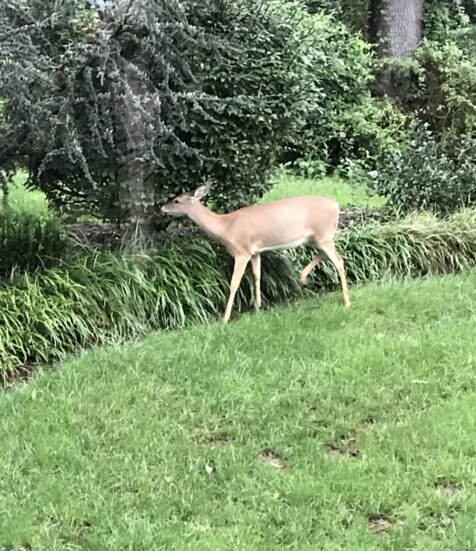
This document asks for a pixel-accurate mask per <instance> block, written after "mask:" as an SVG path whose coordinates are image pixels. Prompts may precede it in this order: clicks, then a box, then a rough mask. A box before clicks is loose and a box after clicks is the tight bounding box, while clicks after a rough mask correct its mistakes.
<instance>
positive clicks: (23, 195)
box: [0, 172, 48, 214]
mask: <svg viewBox="0 0 476 551" xmlns="http://www.w3.org/2000/svg"><path fill="white" fill-rule="evenodd" d="M25 182H26V174H25V173H24V172H18V173H17V175H16V176H15V178H14V181H13V183H12V185H11V186H10V189H9V192H10V193H9V197H8V200H9V204H10V206H11V207H12V209H14V210H17V211H30V212H32V213H34V214H43V213H46V212H48V200H47V199H46V197H45V195H44V193H42V192H41V191H28V190H27V189H26V188H25ZM0 209H1V204H0Z"/></svg>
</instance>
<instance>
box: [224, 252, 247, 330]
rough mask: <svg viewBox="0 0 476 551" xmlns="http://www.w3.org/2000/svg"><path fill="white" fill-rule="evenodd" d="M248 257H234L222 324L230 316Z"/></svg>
mask: <svg viewBox="0 0 476 551" xmlns="http://www.w3.org/2000/svg"><path fill="white" fill-rule="evenodd" d="M250 258H251V257H250V256H235V267H234V268H233V275H232V277H231V282H230V295H229V297H228V302H227V305H226V309H225V314H224V316H223V323H227V322H228V320H229V319H230V316H231V309H232V308H233V301H234V300H235V295H236V291H237V290H238V287H239V286H240V283H241V279H242V277H243V274H244V273H245V270H246V266H247V265H248V262H249V261H250Z"/></svg>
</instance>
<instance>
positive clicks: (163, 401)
mask: <svg viewBox="0 0 476 551" xmlns="http://www.w3.org/2000/svg"><path fill="white" fill-rule="evenodd" d="M352 300H353V309H352V310H350V311H344V309H343V308H342V306H341V297H340V295H330V296H327V297H325V298H324V299H315V300H310V301H306V302H301V303H300V304H297V305H295V306H292V307H289V308H282V309H277V310H275V311H272V312H269V313H266V314H260V315H247V316H243V317H242V318H241V319H240V320H239V321H237V322H236V323H234V324H232V325H231V326H228V327H223V326H221V325H219V324H212V325H209V326H200V327H195V328H193V329H190V330H188V331H183V332H177V333H169V334H156V335H154V336H152V337H151V338H149V339H147V340H146V341H144V342H143V343H140V344H135V345H132V346H129V347H125V348H123V349H117V348H116V349H103V350H98V351H95V352H92V353H88V354H86V355H84V357H82V358H80V359H77V360H75V361H72V362H70V363H69V364H68V365H65V366H63V367H62V368H61V369H60V370H58V371H56V372H55V373H52V374H47V375H45V376H43V377H40V378H39V379H38V380H36V381H34V382H32V383H31V384H29V385H27V386H25V387H22V388H18V389H16V390H15V391H13V392H11V393H9V394H7V395H3V396H1V397H0V434H1V440H2V446H1V448H0V463H1V465H2V477H1V478H0V503H1V504H2V511H1V512H2V514H1V515H0V548H3V547H5V548H7V547H8V545H9V544H16V545H19V544H22V543H23V544H27V543H28V544H30V545H31V548H32V549H34V550H35V551H42V550H45V551H46V550H48V551H50V550H60V549H61V550H66V549H68V550H70V549H84V550H86V549H88V550H97V551H104V550H114V551H116V550H121V549H133V550H144V551H145V550H147V551H151V550H154V549H174V550H181V549H189V550H197V549H199V550H207V549H210V550H223V549H240V550H241V549H246V550H247V551H248V550H249V551H252V550H260V551H261V550H263V549H266V550H268V549H269V550H272V551H274V550H276V549H299V550H308V549H309V550H310V549H313V550H315V549H326V550H338V549H339V550H340V549H343V550H349V551H358V550H365V551H372V550H375V551H377V550H382V549H398V550H400V549H406V550H407V549H419V550H425V551H427V550H429V549H431V550H433V549H434V550H436V549H438V550H445V551H450V550H454V551H460V550H461V549H474V548H476V532H475V531H474V524H473V523H474V518H475V515H476V492H475V491H474V488H475V485H476V462H475V460H474V457H475V455H476V417H475V415H474V411H475V408H476V370H475V359H476V339H474V335H475V332H476V310H475V303H476V274H474V273H473V274H466V275H464V276H460V277H457V278H455V277H447V278H444V279H432V280H427V281H423V282H413V283H399V284H394V285H382V286H369V287H366V288H354V289H353V290H352ZM354 436H355V439H356V440H355V443H354V442H353V440H352V437H354ZM330 442H331V443H333V446H331V447H333V448H337V449H338V450H339V449H340V450H341V451H342V452H343V453H342V455H341V454H339V452H338V451H336V450H335V449H333V450H332V451H331V452H329V451H327V452H326V450H327V448H326V445H327V444H328V443H330ZM265 449H270V450H272V451H273V452H275V453H277V454H280V455H281V456H283V457H285V458H286V460H287V462H288V466H287V468H285V469H278V468H276V467H275V466H273V465H271V464H268V463H266V462H265V463H263V461H261V460H260V458H259V456H260V453H261V452H262V451H263V450H265ZM359 454H360V456H359ZM355 455H357V456H358V457H355ZM211 469H213V471H212V472H207V470H208V471H211ZM439 480H440V481H443V482H444V481H446V483H447V484H446V485H444V484H443V485H442V486H441V488H440V489H438V488H435V483H436V482H437V481H439ZM372 515H384V516H386V517H387V518H388V522H389V523H390V529H389V531H388V533H380V534H376V533H373V532H372V531H371V530H370V529H369V523H368V519H369V517H372ZM374 525H376V526H384V525H385V522H384V521H375V522H374Z"/></svg>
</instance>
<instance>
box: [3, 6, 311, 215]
mask: <svg viewBox="0 0 476 551" xmlns="http://www.w3.org/2000/svg"><path fill="white" fill-rule="evenodd" d="M8 4H9V6H8V8H7V7H4V8H2V7H1V6H0V30H3V33H4V34H5V35H9V36H12V37H13V38H14V39H15V40H14V41H13V42H14V43H13V45H12V46H11V48H13V49H14V51H15V52H16V53H15V55H16V57H17V59H18V62H17V63H16V64H15V66H14V69H13V68H12V67H13V66H10V65H8V64H6V65H3V66H1V67H0V69H1V70H2V75H0V76H1V77H2V78H0V96H1V97H4V98H5V99H6V100H7V109H6V114H7V118H8V122H9V124H10V128H12V129H14V130H15V131H13V130H12V131H11V132H10V133H8V132H7V133H6V134H5V136H3V137H2V139H1V140H0V142H1V143H0V166H3V164H4V163H7V161H8V162H9V163H10V162H11V157H12V155H13V156H16V158H17V160H18V162H22V161H23V159H24V158H26V159H27V161H28V168H29V169H30V183H31V184H32V185H34V186H37V187H39V188H41V189H42V190H43V191H45V192H46V194H47V195H48V197H49V198H50V199H51V200H52V201H53V202H54V203H56V204H57V205H59V206H63V205H64V204H67V205H74V206H75V207H81V208H83V209H86V210H88V211H89V212H90V213H91V214H95V215H98V216H101V217H103V218H105V219H109V220H120V221H130V222H134V223H139V224H153V223H154V222H157V217H158V216H159V210H158V209H157V208H156V207H157V206H158V205H161V204H163V203H164V202H166V200H167V199H168V198H169V197H170V196H171V195H174V194H176V193H177V192H178V191H180V190H181V189H182V188H187V189H190V188H193V187H194V186H197V185H199V184H200V183H202V181H203V180H204V179H205V178H209V177H210V178H211V179H213V180H214V181H215V182H216V184H215V185H214V187H213V192H212V197H211V199H212V200H213V202H214V204H215V205H216V206H217V207H218V208H223V207H227V208H235V207H238V206H242V205H244V204H245V203H246V204H247V203H249V202H251V201H252V200H254V199H256V198H258V197H259V196H260V195H261V194H262V193H263V192H264V191H265V190H266V189H267V186H268V172H269V170H270V169H271V168H272V167H273V166H274V164H275V162H276V158H277V156H278V155H279V153H280V151H281V148H282V146H283V143H284V142H285V141H286V140H288V139H290V138H291V139H292V137H293V136H295V135H297V134H298V133H299V131H300V130H301V128H302V126H303V124H304V122H305V115H306V113H307V111H308V109H309V108H310V104H313V102H314V101H315V99H316V98H318V97H319V92H318V90H317V89H316V87H315V86H314V82H313V78H312V71H311V67H310V65H309V59H308V58H309V56H310V55H311V52H314V50H315V48H316V46H315V40H314V35H312V33H310V31H309V28H308V27H307V23H305V21H308V20H309V19H307V18H306V12H305V9H304V8H303V7H302V6H301V5H300V4H299V3H298V2H297V1H296V2H289V0H282V1H281V0H279V1H277V0H264V1H263V2H258V3H257V2H255V1H254V0H237V1H233V2H231V1H215V0H204V1H202V2H195V1H192V0H185V1H183V2H175V1H173V0H151V1H150V2H130V3H128V5H127V6H126V4H124V3H119V4H116V3H114V4H112V7H111V8H110V9H108V10H105V11H102V12H96V11H94V10H85V9H79V8H78V6H79V5H80V4H81V3H74V2H68V3H58V2H56V3H54V6H55V8H54V9H55V10H57V11H56V12H55V13H54V14H53V16H52V17H48V15H51V14H48V13H47V12H48V10H51V9H52V8H51V6H53V3H44V4H40V3H36V2H33V1H32V0H29V2H28V1H27V2H26V7H27V8H28V7H30V8H31V10H30V11H31V13H30V12H28V9H27V12H28V13H27V15H28V17H24V16H23V15H22V14H18V10H15V7H14V3H13V2H8ZM83 5H84V4H83ZM33 7H36V9H40V8H41V9H42V10H44V11H45V12H46V13H44V14H43V19H42V20H41V21H39V24H31V21H32V20H34V18H35V17H37V18H38V17H39V15H38V14H37V13H36V12H35V11H34V10H33ZM2 10H3V11H2ZM32 10H33V11H32ZM71 10H73V13H71ZM124 10H125V11H124ZM40 11H41V10H40ZM12 14H13V15H12ZM2 24H3V26H2ZM13 28H14V29H15V32H13ZM40 30H41V32H40ZM13 38H12V40H13ZM2 47H3V50H2V51H5V55H6V57H7V58H8V56H9V55H11V53H9V52H10V51H11V50H10V49H9V48H10V46H9V43H4V44H3V45H2ZM312 55H314V54H312ZM40 68H41V71H40V70H39V69H40ZM7 142H10V143H12V144H14V147H13V149H12V148H11V147H8V148H7V147H6V144H7ZM3 145H5V148H4V147H3Z"/></svg>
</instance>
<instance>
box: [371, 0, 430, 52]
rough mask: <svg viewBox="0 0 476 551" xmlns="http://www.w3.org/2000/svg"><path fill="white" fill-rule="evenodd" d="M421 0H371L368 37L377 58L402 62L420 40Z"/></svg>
mask: <svg viewBox="0 0 476 551" xmlns="http://www.w3.org/2000/svg"><path fill="white" fill-rule="evenodd" d="M423 3H424V0H371V15H370V36H371V40H372V42H374V43H375V45H376V47H377V55H378V57H380V58H384V57H393V58H399V59H404V58H406V57H408V56H409V55H410V54H411V53H412V52H413V51H414V50H415V49H416V48H418V46H419V44H420V41H421V38H422V17H423Z"/></svg>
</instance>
